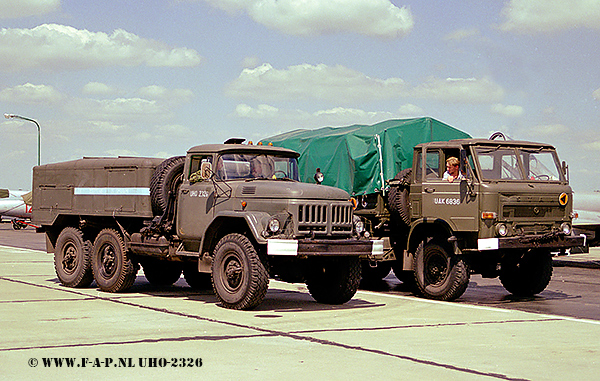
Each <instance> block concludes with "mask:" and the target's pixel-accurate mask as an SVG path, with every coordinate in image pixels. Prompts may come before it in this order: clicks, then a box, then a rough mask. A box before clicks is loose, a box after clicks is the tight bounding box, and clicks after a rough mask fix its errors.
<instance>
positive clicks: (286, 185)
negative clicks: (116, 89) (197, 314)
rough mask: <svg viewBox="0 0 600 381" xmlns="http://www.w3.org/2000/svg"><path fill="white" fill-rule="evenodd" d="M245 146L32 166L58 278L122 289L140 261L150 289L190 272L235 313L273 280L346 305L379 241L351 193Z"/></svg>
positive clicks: (281, 154) (36, 205)
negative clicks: (362, 233)
mask: <svg viewBox="0 0 600 381" xmlns="http://www.w3.org/2000/svg"><path fill="white" fill-rule="evenodd" d="M242 141H243V139H237V140H236V139H234V140H230V141H228V142H226V144H211V145H200V146H197V147H193V148H191V149H190V150H189V151H188V152H187V155H186V156H177V157H172V158H170V159H166V160H163V159H155V158H132V157H118V158H83V159H79V160H75V161H69V162H63V163H54V164H47V165H42V166H38V167H35V168H34V170H33V216H32V220H33V221H34V223H35V224H36V225H38V226H40V228H39V229H38V231H39V232H43V233H45V235H46V244H47V251H48V252H50V253H54V258H55V268H56V274H57V275H58V279H59V280H60V282H61V283H62V284H64V285H65V286H69V287H86V286H89V285H90V284H91V283H92V281H95V282H96V285H97V286H98V288H100V289H101V290H103V291H107V292H120V291H125V290H127V289H128V288H129V287H130V286H132V284H133V283H134V281H135V279H136V275H137V272H138V270H139V267H140V265H141V266H142V267H143V269H144V275H145V277H146V279H147V280H148V281H149V282H150V283H152V284H156V285H170V284H173V283H174V282H176V281H177V280H178V279H179V278H180V276H181V274H182V272H183V275H184V278H185V280H186V282H187V283H188V284H189V285H190V286H192V287H197V288H201V287H204V286H206V284H207V283H208V284H209V285H210V284H211V283H212V288H213V289H214V292H215V294H216V295H217V297H218V299H219V300H220V302H221V304H222V305H223V306H225V307H227V308H233V309H251V308H254V307H256V306H257V305H258V304H260V303H261V301H262V300H263V298H264V296H265V294H266V292H267V288H268V283H269V277H276V278H278V279H281V280H283V281H291V282H306V285H307V287H308V290H309V292H310V294H311V295H312V296H313V298H314V299H315V300H317V301H318V302H322V303H330V304H341V303H345V302H347V301H348V300H350V299H351V298H352V297H353V296H354V294H355V293H356V290H357V288H358V285H359V282H360V260H361V259H365V258H368V259H371V260H376V259H378V258H379V259H380V258H382V257H383V243H382V241H377V240H369V239H365V238H362V237H359V236H358V235H357V233H356V230H355V228H356V227H355V223H357V220H358V219H354V217H353V214H352V207H353V205H352V203H351V201H350V196H349V195H348V193H347V192H345V191H343V190H340V189H336V188H333V187H322V186H316V185H311V184H304V183H301V182H299V181H298V163H297V158H298V154H297V153H296V152H294V151H291V150H288V149H283V148H277V147H269V146H252V145H244V144H240V143H241V142H242Z"/></svg>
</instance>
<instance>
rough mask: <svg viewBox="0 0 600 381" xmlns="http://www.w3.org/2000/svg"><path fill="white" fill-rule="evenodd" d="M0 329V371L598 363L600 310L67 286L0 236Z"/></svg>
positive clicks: (394, 375)
mask: <svg viewBox="0 0 600 381" xmlns="http://www.w3.org/2000/svg"><path fill="white" fill-rule="evenodd" d="M0 337H2V340H1V341H0V378H2V379H16V378H28V379H30V378H31V379H41V378H44V379H58V378H61V379H64V378H76V379H82V378H85V379H87V378H92V377H103V378H106V377H120V378H125V377H127V378H130V379H164V378H165V377H185V378H191V377H193V378H195V379H196V378H204V379H232V380H233V379H236V380H237V379H261V380H263V379H292V380H294V379H328V380H336V379H339V380H347V379H349V378H351V379H362V378H379V379H414V378H427V379H565V378H568V379H575V378H578V379H593V378H596V377H597V375H598V374H600V360H598V359H600V356H599V355H600V322H598V321H588V320H581V319H570V318H564V317H558V316H550V315H539V314H532V313H526V312H519V311H514V310H506V309H496V308H489V307H478V306H471V305H466V304H459V303H445V302H435V301H429V300H424V299H419V298H414V297H408V296H397V295H388V294H382V293H376V292H366V291H359V292H358V293H357V295H356V296H355V298H354V299H352V300H351V301H350V302H349V303H346V304H345V305H342V306H328V305H321V304H318V303H316V302H314V301H313V300H312V298H311V297H310V295H309V294H308V292H307V291H306V288H305V286H304V285H301V284H286V283H281V282H276V281H271V284H270V288H269V292H268V294H267V297H266V298H265V300H264V302H263V303H262V304H261V305H260V306H259V307H258V308H257V309H256V310H253V311H232V310H227V309H225V308H222V307H220V306H219V305H218V303H217V299H216V297H215V296H214V295H212V294H211V293H210V292H208V291H194V290H192V289H190V288H189V287H186V286H185V282H183V280H180V281H179V282H177V283H176V285H175V286H174V287H170V288H166V289H157V288H155V287H152V286H151V285H149V284H148V283H147V282H145V279H144V278H143V276H139V277H138V280H137V281H136V284H135V285H134V287H132V289H131V290H130V292H127V293H122V294H110V293H104V292H100V291H98V290H97V289H95V288H85V289H72V288H66V287H63V286H61V285H60V284H59V283H58V281H57V279H56V276H55V275H54V267H53V261H52V257H51V256H50V255H48V254H46V253H44V252H40V251H34V250H23V249H14V248H8V247H0ZM67 359H68V360H67ZM198 359H200V360H198ZM200 362H201V363H200ZM59 363H62V366H60V367H58V364H59Z"/></svg>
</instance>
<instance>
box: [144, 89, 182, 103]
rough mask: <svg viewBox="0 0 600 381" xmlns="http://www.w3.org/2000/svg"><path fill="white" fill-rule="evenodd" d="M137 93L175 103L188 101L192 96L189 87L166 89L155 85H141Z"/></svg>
mask: <svg viewBox="0 0 600 381" xmlns="http://www.w3.org/2000/svg"><path fill="white" fill-rule="evenodd" d="M138 94H139V95H140V96H142V97H143V98H146V99H155V100H161V101H165V102H168V103H177V104H180V103H186V102H189V101H190V100H191V99H192V98H193V96H194V93H193V92H192V90H189V89H167V88H165V87H162V86H156V85H152V86H146V87H142V88H141V89H139V90H138Z"/></svg>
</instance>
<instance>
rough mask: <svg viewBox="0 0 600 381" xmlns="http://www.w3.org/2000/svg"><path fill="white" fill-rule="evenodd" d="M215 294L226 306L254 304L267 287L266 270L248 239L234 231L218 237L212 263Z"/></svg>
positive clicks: (262, 296) (261, 298)
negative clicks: (219, 238)
mask: <svg viewBox="0 0 600 381" xmlns="http://www.w3.org/2000/svg"><path fill="white" fill-rule="evenodd" d="M212 281H213V288H214V291H215V294H216V295H217V297H218V298H219V300H220V301H221V303H222V304H223V306H225V307H227V308H232V309H236V310H249V309H252V308H254V307H256V306H258V305H259V304H260V303H261V302H262V300H263V299H264V297H265V295H266V293H267V288H268V287H269V274H268V272H267V269H266V267H265V265H264V264H263V263H262V261H261V260H260V257H259V256H258V253H257V252H256V249H254V246H253V245H252V242H250V240H249V239H248V238H247V237H245V236H243V235H241V234H237V233H233V234H228V235H226V236H225V237H223V238H221V240H220V241H219V243H218V244H217V246H216V247H215V257H214V260H213V264H212Z"/></svg>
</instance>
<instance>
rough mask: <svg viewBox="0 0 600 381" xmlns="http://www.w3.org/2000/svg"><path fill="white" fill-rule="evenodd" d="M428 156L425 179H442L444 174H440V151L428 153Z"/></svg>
mask: <svg viewBox="0 0 600 381" xmlns="http://www.w3.org/2000/svg"><path fill="white" fill-rule="evenodd" d="M426 155H427V157H426V159H425V177H426V178H427V179H429V180H436V179H441V178H442V175H441V174H442V173H443V172H440V151H438V150H434V151H427V153H426Z"/></svg>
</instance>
